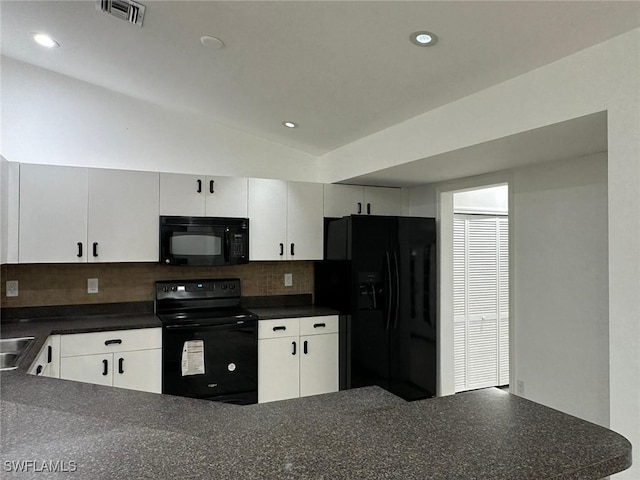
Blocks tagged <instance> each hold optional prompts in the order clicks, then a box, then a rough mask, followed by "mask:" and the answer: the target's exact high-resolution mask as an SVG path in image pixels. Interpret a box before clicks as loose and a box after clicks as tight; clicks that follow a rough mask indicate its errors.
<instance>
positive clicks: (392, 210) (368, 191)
mask: <svg viewBox="0 0 640 480" xmlns="http://www.w3.org/2000/svg"><path fill="white" fill-rule="evenodd" d="M364 203H365V211H364V212H363V213H366V214H368V215H401V214H402V189H400V188H385V187H364Z"/></svg>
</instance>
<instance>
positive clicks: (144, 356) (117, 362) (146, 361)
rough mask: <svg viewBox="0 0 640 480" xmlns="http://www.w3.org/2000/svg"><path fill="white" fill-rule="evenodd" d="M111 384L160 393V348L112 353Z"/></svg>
mask: <svg viewBox="0 0 640 480" xmlns="http://www.w3.org/2000/svg"><path fill="white" fill-rule="evenodd" d="M113 386H114V387H120V388H128V389H130V390H141V391H143V392H152V393H162V349H161V348H156V349H153V350H137V351H133V352H120V353H114V354H113Z"/></svg>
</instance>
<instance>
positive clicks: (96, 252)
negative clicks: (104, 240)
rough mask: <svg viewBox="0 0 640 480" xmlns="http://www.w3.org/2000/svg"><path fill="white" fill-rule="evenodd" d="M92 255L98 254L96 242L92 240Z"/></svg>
mask: <svg viewBox="0 0 640 480" xmlns="http://www.w3.org/2000/svg"><path fill="white" fill-rule="evenodd" d="M93 256H94V257H97V256H98V242H93Z"/></svg>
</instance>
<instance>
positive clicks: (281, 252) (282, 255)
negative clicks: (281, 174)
mask: <svg viewBox="0 0 640 480" xmlns="http://www.w3.org/2000/svg"><path fill="white" fill-rule="evenodd" d="M322 226H323V214H322V185H321V184H318V183H299V182H285V181H282V180H268V179H258V178H251V179H249V232H250V235H249V238H250V242H251V247H250V253H249V258H250V259H251V260H320V259H322V228H323V227H322Z"/></svg>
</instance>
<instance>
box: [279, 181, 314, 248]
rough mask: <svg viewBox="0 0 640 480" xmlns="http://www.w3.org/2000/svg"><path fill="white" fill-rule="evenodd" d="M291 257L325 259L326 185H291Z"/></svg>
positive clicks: (288, 232) (289, 223)
mask: <svg viewBox="0 0 640 480" xmlns="http://www.w3.org/2000/svg"><path fill="white" fill-rule="evenodd" d="M287 187H288V188H287V258H288V259H289V260H322V253H323V252H322V242H323V214H322V184H319V183H301V182H289V183H288V185H287Z"/></svg>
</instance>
